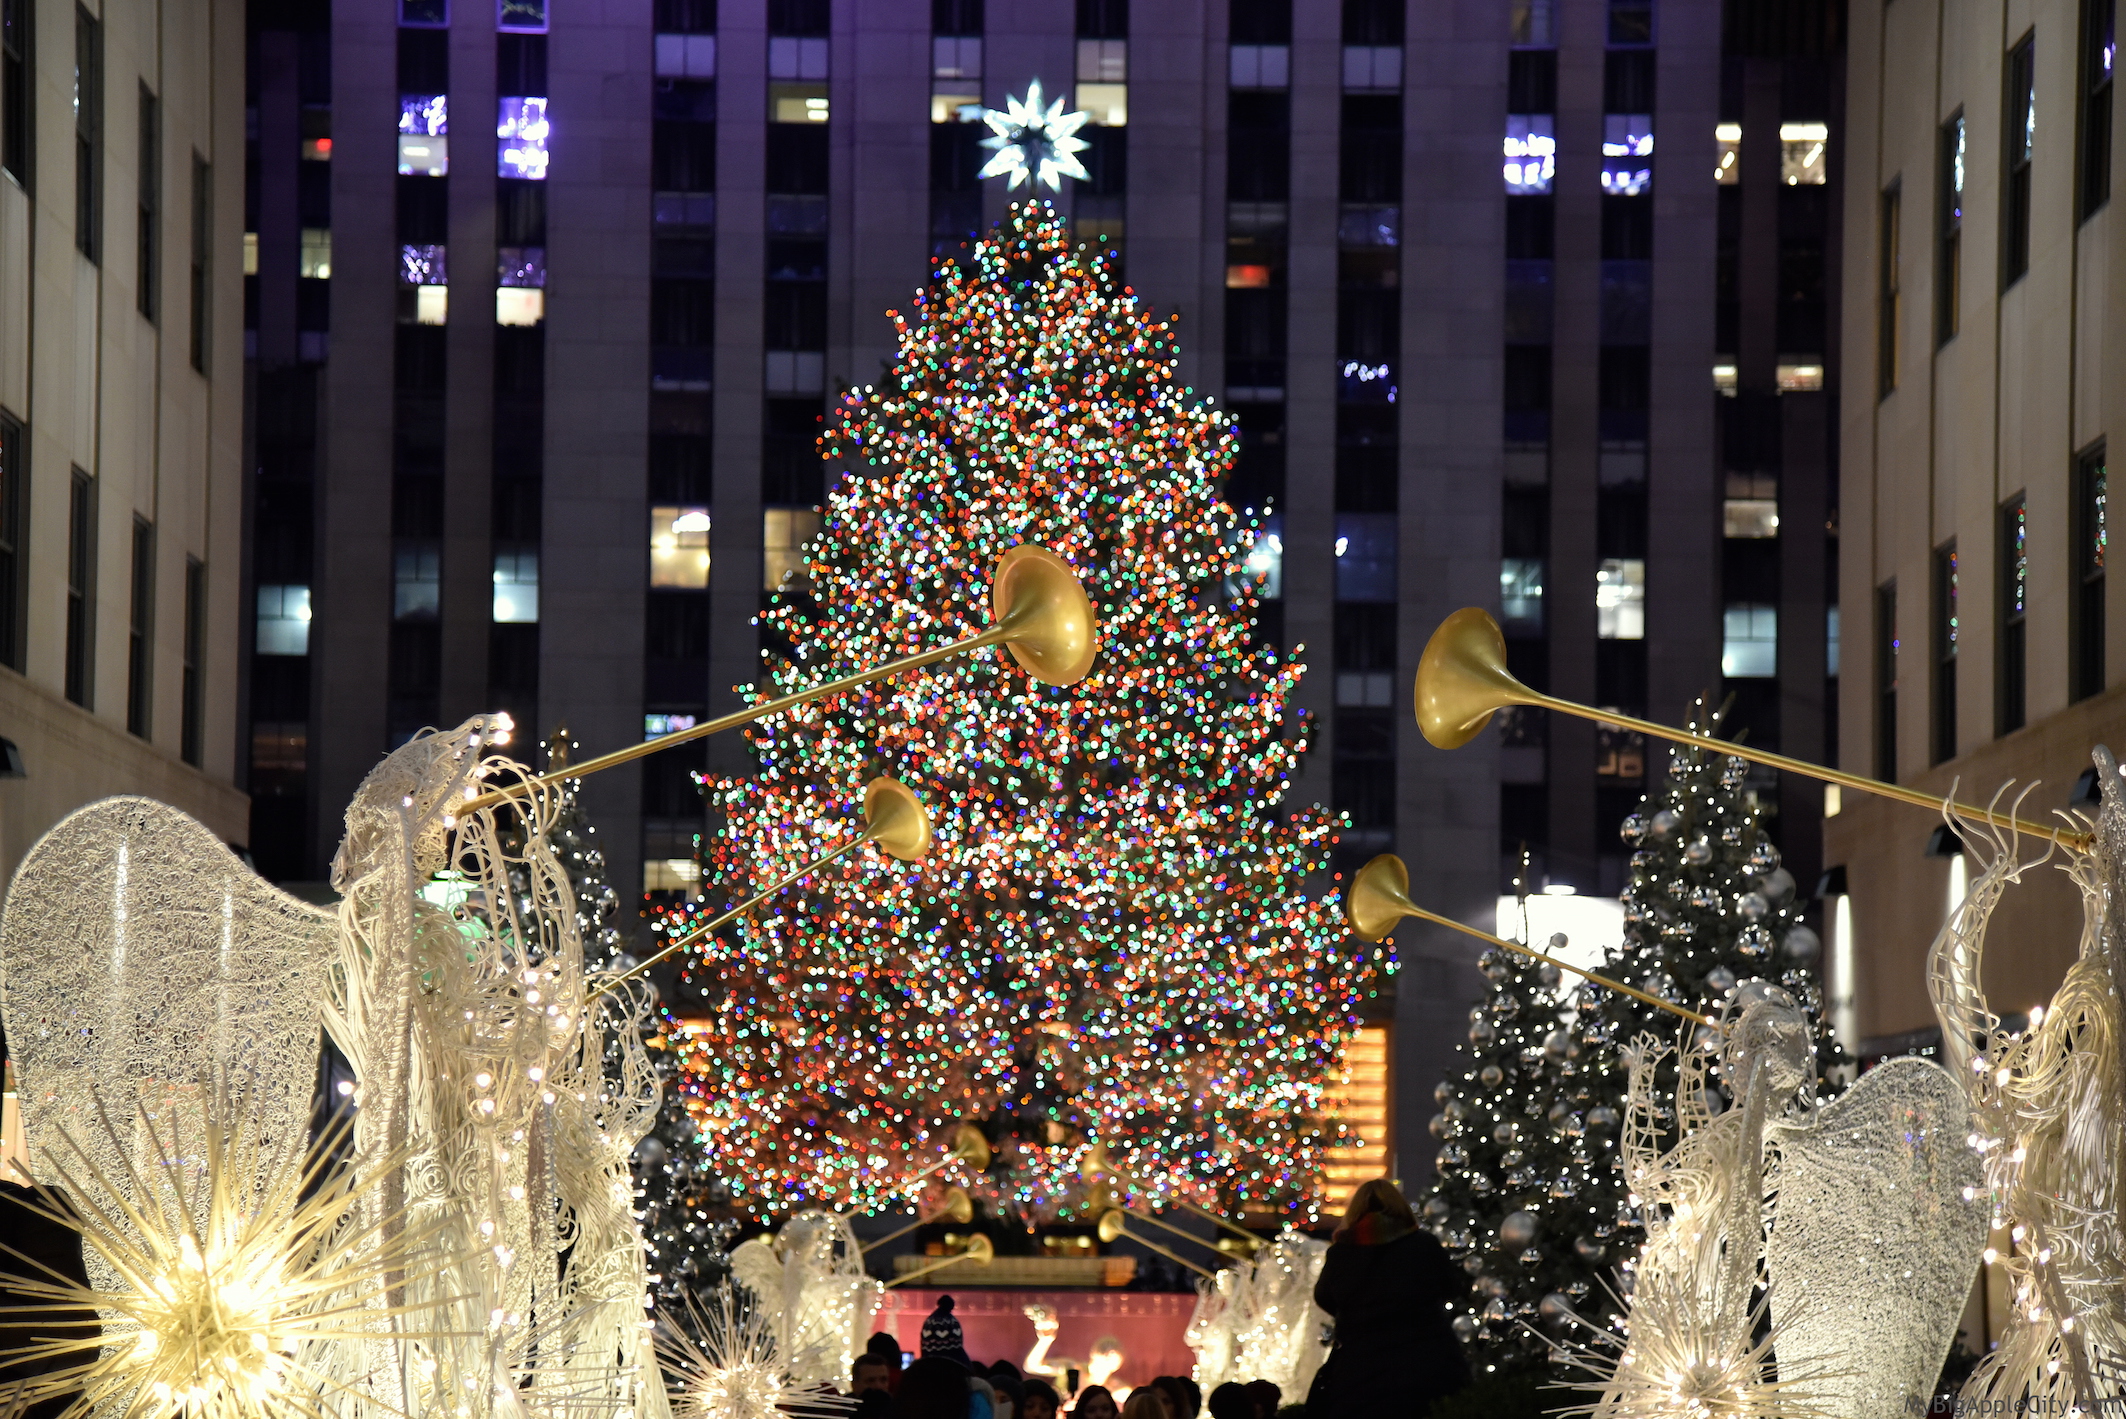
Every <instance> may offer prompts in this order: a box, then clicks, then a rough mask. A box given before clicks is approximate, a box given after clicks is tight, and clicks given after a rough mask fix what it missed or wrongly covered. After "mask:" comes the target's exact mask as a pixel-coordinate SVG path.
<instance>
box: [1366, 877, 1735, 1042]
mask: <svg viewBox="0 0 2126 1419" xmlns="http://www.w3.org/2000/svg"><path fill="white" fill-rule="evenodd" d="M1406 916H1414V917H1421V918H1422V919H1424V920H1426V921H1429V922H1434V923H1437V924H1438V925H1440V926H1445V927H1449V928H1451V929H1453V930H1455V931H1459V932H1461V933H1463V934H1464V935H1467V936H1474V937H1475V938H1476V939H1477V940H1479V941H1488V942H1490V943H1491V944H1492V945H1494V946H1503V947H1504V948H1506V949H1507V950H1508V951H1518V952H1520V953H1521V954H1522V955H1523V956H1533V957H1534V958H1535V959H1536V960H1538V961H1546V962H1548V963H1549V964H1551V965H1553V966H1556V967H1557V968H1558V969H1559V970H1561V971H1571V972H1572V973H1573V974H1574V975H1576V976H1579V977H1581V978H1582V979H1584V980H1591V981H1593V982H1594V983H1595V984H1596V985H1599V986H1602V987H1604V988H1606V989H1609V990H1615V991H1621V992H1623V993H1624V994H1625V995H1628V996H1630V997H1631V998H1632V999H1634V1000H1643V1001H1645V1002H1646V1003H1647V1004H1648V1005H1651V1006H1653V1007H1655V1008H1656V1009H1659V1010H1666V1011H1667V1012H1668V1013H1669V1014H1671V1015H1681V1016H1682V1017H1683V1018H1684V1019H1686V1020H1690V1021H1693V1022H1695V1023H1697V1024H1700V1025H1710V1024H1712V1023H1713V1022H1712V1021H1711V1020H1709V1019H1707V1018H1706V1017H1705V1016H1703V1015H1700V1014H1699V1013H1698V1012H1697V1011H1695V1010H1685V1009H1684V1008H1683V1007H1682V1006H1680V1005H1676V1004H1673V1003H1671V1002H1669V1001H1666V1000H1663V999H1661V997H1659V996H1658V995H1649V994H1647V993H1646V992H1645V991H1643V990H1640V989H1639V988H1638V987H1637V986H1631V985H1626V984H1624V982H1622V981H1615V980H1611V979H1610V978H1609V977H1608V976H1598V975H1596V974H1595V973H1594V972H1593V971H1583V970H1581V969H1580V968H1579V967H1578V966H1575V965H1574V964H1572V962H1570V961H1561V960H1559V959H1558V958H1557V957H1555V956H1551V955H1546V954H1545V953H1544V952H1541V951H1538V950H1536V949H1535V948H1534V947H1532V946H1523V945H1522V944H1521V943H1520V942H1518V941H1508V940H1507V939H1506V938H1505V937H1503V936H1493V935H1492V934H1491V933H1490V932H1488V931H1478V930H1477V929H1476V928H1475V927H1473V926H1464V925H1463V924H1462V923H1461V922H1458V921H1456V920H1455V919H1454V918H1452V917H1446V916H1441V915H1440V914H1439V913H1438V912H1428V911H1426V910H1425V909H1424V908H1423V907H1421V906H1419V905H1418V904H1417V903H1416V902H1413V901H1411V900H1410V871H1409V869H1408V868H1406V867H1404V866H1403V860H1402V859H1401V858H1399V857H1397V856H1396V855H1395V854H1394V853H1392V852H1384V853H1382V854H1381V855H1380V856H1379V857H1376V858H1374V859H1373V860H1372V861H1371V862H1369V863H1367V864H1366V865H1365V866H1364V867H1361V868H1359V869H1358V875H1357V876H1355V877H1353V878H1352V879H1351V890H1350V891H1348V892H1346V893H1345V894H1344V920H1345V921H1348V922H1349V923H1350V924H1351V929H1352V930H1353V931H1355V932H1357V933H1358V934H1359V935H1360V936H1362V937H1364V938H1365V939H1366V940H1368V941H1378V940H1380V939H1381V938H1382V937H1384V936H1386V935H1387V934H1388V933H1389V932H1390V931H1392V930H1394V928H1395V923H1396V922H1398V921H1400V920H1402V919H1403V918H1404V917H1406Z"/></svg>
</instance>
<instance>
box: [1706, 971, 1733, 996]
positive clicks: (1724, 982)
mask: <svg viewBox="0 0 2126 1419" xmlns="http://www.w3.org/2000/svg"><path fill="white" fill-rule="evenodd" d="M1705 988H1706V989H1707V990H1709V991H1711V992H1713V993H1714V994H1715V995H1725V994H1727V993H1728V992H1729V991H1731V990H1733V989H1734V988H1735V973H1734V972H1733V971H1731V970H1729V969H1728V968H1727V967H1725V966H1715V967H1713V968H1712V969H1711V970H1709V971H1707V972H1706V973H1705Z"/></svg>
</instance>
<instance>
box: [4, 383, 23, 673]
mask: <svg viewBox="0 0 2126 1419" xmlns="http://www.w3.org/2000/svg"><path fill="white" fill-rule="evenodd" d="M28 516H29V439H28V438H27V437H25V435H24V431H23V428H22V425H20V424H18V423H16V422H15V421H14V420H13V419H10V418H9V417H8V416H7V415H5V414H0V665H5V666H7V667H8V668H9V669H11V670H20V669H22V666H23V655H22V652H23V639H24V637H23V626H24V621H23V612H24V610H25V609H26V606H25V603H26V601H27V598H26V597H25V596H24V594H23V591H24V587H25V584H26V578H25V576H24V573H26V572H27V571H28V570H29V540H28V538H27V537H26V536H25V532H24V530H25V528H26V527H27V526H28Z"/></svg>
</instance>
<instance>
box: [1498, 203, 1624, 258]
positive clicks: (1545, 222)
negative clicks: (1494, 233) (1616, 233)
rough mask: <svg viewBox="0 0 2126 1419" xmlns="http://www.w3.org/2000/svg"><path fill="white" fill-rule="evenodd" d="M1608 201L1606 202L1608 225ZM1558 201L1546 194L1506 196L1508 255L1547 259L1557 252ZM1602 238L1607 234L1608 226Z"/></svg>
mask: <svg viewBox="0 0 2126 1419" xmlns="http://www.w3.org/2000/svg"><path fill="white" fill-rule="evenodd" d="M1608 210H1609V209H1608V203H1607V202H1605V203H1604V204H1603V221H1604V226H1605V229H1606V227H1607V222H1608ZM1556 232H1557V201H1556V199H1555V198H1553V197H1550V196H1549V195H1547V194H1544V195H1539V196H1536V195H1528V196H1517V197H1508V198H1507V199H1506V259H1507V260H1508V261H1548V260H1550V259H1551V258H1552V257H1553V256H1554V255H1556V253H1557V238H1556ZM1603 242H1604V244H1605V246H1606V244H1607V242H1608V236H1607V233H1606V230H1605V233H1604V236H1603Z"/></svg>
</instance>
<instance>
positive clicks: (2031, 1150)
mask: <svg viewBox="0 0 2126 1419" xmlns="http://www.w3.org/2000/svg"><path fill="white" fill-rule="evenodd" d="M2091 758H2092V759H2093V760H2094V762H2095V764H2096V770H2097V773H2096V777H2097V782H2098V783H2099V784H2100V785H2101V787H2102V793H2103V801H2102V804H2101V807H2100V809H2099V811H2098V813H2097V815H2096V817H2095V819H2094V820H2093V821H2092V820H2091V819H2090V818H2089V816H2088V815H2086V814H2081V813H2077V814H2074V815H2072V820H2074V821H2079V823H2080V824H2081V825H2082V826H2084V827H2086V828H2089V829H2091V830H2092V831H2093V833H2094V846H2093V849H2092V851H2090V852H2089V853H2087V854H2076V855H2074V856H2073V857H2072V858H2071V859H2070V860H2069V861H2067V862H2066V863H2065V864H2064V868H2065V870H2066V872H2067V874H2068V876H2069V877H2071V878H2072V879H2073V881H2074V884H2075V886H2076V887H2077V888H2079V889H2080V891H2081V895H2082V917H2083V921H2082V936H2081V944H2080V950H2079V952H2078V955H2077V959H2076V960H2075V962H2074V964H2073V965H2072V966H2070V967H2069V968H2068V971H2067V975H2066V978H2065V979H2064V980H2063V981H2062V982H2061V983H2060V987H2059V990H2058V991H2057V992H2056V993H2055V994H2054V996H2053V998H2052V1003H2051V1005H2050V1007H2049V1008H2048V1009H2046V1010H2044V1011H2043V1013H2042V1015H2041V1016H2035V1018H2033V1020H2032V1022H2031V1025H2030V1028H2029V1029H2028V1030H2027V1031H2024V1032H2021V1033H2017V1032H2014V1031H2010V1030H2008V1029H2006V1028H2004V1027H2003V1025H2002V1022H2001V1019H2000V1017H1999V1016H1998V1015H1997V1014H1996V1013H1995V1012H1994V1011H1993V1009H1992V1007H1991V1005H1990V1004H1989V1003H1988V1001H1987V999H1986V995H1985V991H1984V989H1983V988H1982V986H1981V984H1980V982H1981V979H1982V975H1983V972H1982V968H1983V965H1984V959H1985V945H1986V933H1987V928H1988V925H1989V923H1990V921H1991V919H1992V916H1993V912H1994V910H1995V909H1996V908H1997V907H1998V906H1999V904H2000V899H2001V896H2002V895H2003V893H2004V892H2005V891H2006V890H2007V888H2008V887H2009V886H2010V885H2012V884H2015V883H2017V882H2019V881H2020V880H2021V877H2022V874H2023V873H2024V872H2025V871H2027V870H2029V869H2030V868H2033V867H2036V866H2038V865H2040V864H2042V863H2043V862H2045V861H2046V859H2047V858H2049V857H2050V856H2051V851H2052V849H2051V845H2050V844H2047V845H2046V847H2045V849H2044V850H2043V851H2042V852H2040V853H2038V854H2037V855H2036V856H2034V857H2029V858H2026V857H2024V856H2022V854H2021V852H2020V851H2019V843H2018V841H2017V839H2016V838H2015V836H2014V834H2013V833H2012V831H2007V830H2003V829H2001V828H1998V827H1996V826H1995V825H1993V824H1992V823H1990V822H1987V821H1983V820H1979V819H1975V818H1957V817H1953V816H1952V819H1951V821H1952V824H1953V826H1954V827H1955V828H1956V830H1957V832H1958V833H1959V835H1960V836H1961V837H1962V839H1963V842H1964V847H1965V851H1966V852H1968V853H1971V854H1973V855H1974V857H1976V858H1977V859H1979V861H1980V862H1981V863H1982V864H1983V867H1982V870H1981V871H1980V872H1979V873H1978V874H1977V875H1976V877H1975V878H1974V879H1973V881H1972V883H1971V887H1970V890H1969V891H1968V892H1967V893H1966V895H1965V897H1964V900H1963V902H1962V903H1961V904H1959V905H1958V907H1957V908H1956V910H1955V911H1953V912H1952V913H1951V914H1950V917H1949V920H1948V922H1947V923H1946V924H1945V925H1944V926H1943V927H1942V930H1941V932H1940V934H1939V935H1938V936H1936V937H1935V940H1934V945H1933V947H1932V949H1931V950H1930V951H1929V953H1928V957H1927V984H1928V989H1929V992H1930V993H1931V994H1932V996H1933V1000H1934V1009H1935V1013H1936V1016H1937V1017H1938V1018H1939V1019H1940V1021H1941V1031H1942V1054H1943V1056H1944V1059H1945V1061H1946V1063H1947V1064H1948V1067H1949V1072H1950V1073H1951V1074H1952V1075H1953V1076H1954V1077H1955V1078H1956V1080H1957V1082H1958V1083H1959V1084H1960V1085H1961V1086H1962V1088H1963V1090H1964V1093H1965V1095H1966V1097H1967V1098H1968V1099H1969V1101H1970V1107H1971V1114H1972V1120H1971V1127H1972V1135H1971V1136H1972V1143H1973V1146H1974V1147H1976V1148H1977V1149H1978V1151H1979V1155H1980V1157H1981V1158H1982V1159H1983V1160H1984V1184H1985V1194H1986V1197H1987V1198H1988V1199H1989V1200H1990V1202H1991V1212H1992V1222H1993V1226H1994V1227H1995V1228H1996V1229H2003V1230H2006V1231H2007V1232H2008V1233H2009V1237H2010V1240H2011V1242H2012V1247H2011V1248H2010V1249H2009V1250H2007V1251H2005V1252H2003V1253H2001V1254H2000V1257H1999V1264H2000V1266H2001V1267H2003V1268H2004V1269H2005V1272H2006V1277H2007V1286H2008V1293H2009V1309H2008V1318H2007V1324H2006V1327H2005V1329H2004V1330H2003V1331H2002V1333H2001V1335H2000V1337H1999V1340H1998V1343H1997V1344H1996V1345H1995V1347H1994V1349H1993V1350H1992V1352H1991V1353H1989V1354H1988V1355H1987V1356H1986V1357H1985V1359H1984V1360H1983V1361H1982V1362H1981V1363H1980V1365H1979V1367H1978V1369H1977V1370H1976V1371H1974V1372H1973V1373H1972V1375H1971V1378H1970V1379H1969V1380H1968V1381H1967V1382H1966V1383H1965V1386H1964V1389H1963V1394H1962V1396H1961V1399H1962V1402H1963V1403H1964V1404H1979V1403H1985V1402H1992V1403H1998V1404H2002V1405H2004V1406H2005V1405H2007V1404H2011V1403H2016V1404H2023V1403H2026V1404H2027V1405H2028V1406H2029V1408H2030V1412H2032V1413H2036V1412H2040V1411H2042V1412H2045V1413H2060V1414H2064V1413H2069V1412H2073V1410H2074V1409H2075V1408H2077V1407H2079V1409H2080V1410H2081V1411H2083V1412H2085V1413H2088V1414H2096V1413H2100V1412H2104V1411H2105V1410H2108V1409H2112V1408H2116V1407H2117V1406H2118V1404H2119V1403H2120V1402H2121V1397H2122V1396H2126V1224H2122V1220H2121V1218H2122V1213H2121V1208H2122V1206H2126V1170H2122V1168H2121V1159H2120V1148H2121V1139H2122V1136H2126V1058H2122V1055H2126V1021H2122V1019H2121V990H2122V988H2126V913H2122V912H2120V911H2118V910H2116V909H2115V908H2116V905H2117V904H2119V903H2121V902H2126V783H2122V782H2121V778H2120V769H2119V765H2118V762H2117V761H2116V760H2115V759H2114V758H2113V757H2112V755H2111V751H2110V750H2109V749H2106V748H2104V747H2103V746H2101V745H2099V746H2098V747H2097V748H2096V749H2095V750H2094V751H2093V753H2092V755H2091ZM2007 792H2008V790H2007V789H2005V788H2004V789H2003V790H2002V791H2001V794H1999V795H1996V796H1995V799H1994V803H1995V805H1997V804H1998V803H1999V802H2000V798H2001V796H2003V795H2005V794H2006V793H2007ZM2028 792H2029V790H2028V789H2025V790H2024V793H2025V794H2027V793H2028ZM2017 804H2018V806H2020V798H2018V800H2017ZM2063 816H2064V815H2063ZM2033 1014H2034V1015H2035V1012H2033ZM2000 1412H2006V1409H2005V1408H2003V1409H2002V1410H2001V1411H2000Z"/></svg>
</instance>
